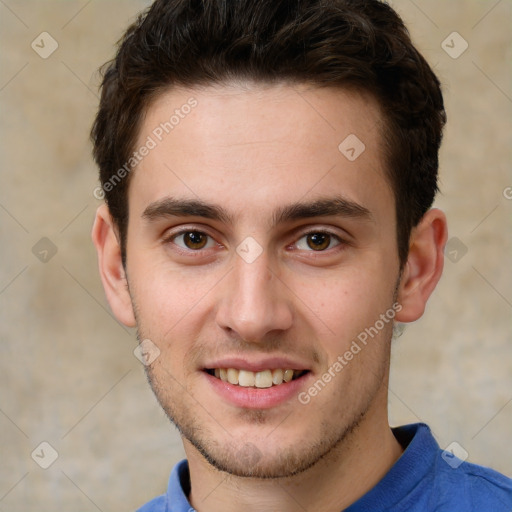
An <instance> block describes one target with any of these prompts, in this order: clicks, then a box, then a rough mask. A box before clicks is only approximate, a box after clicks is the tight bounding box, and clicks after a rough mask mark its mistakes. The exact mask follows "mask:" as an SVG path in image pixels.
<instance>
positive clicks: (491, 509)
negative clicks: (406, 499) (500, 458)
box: [435, 450, 512, 512]
mask: <svg viewBox="0 0 512 512" xmlns="http://www.w3.org/2000/svg"><path fill="white" fill-rule="evenodd" d="M457 462H459V463H460V465H458V466H457V467H455V465H454V466H450V465H449V464H447V463H446V461H445V459H444V458H443V452H442V451H441V450H440V451H439V455H438V464H437V471H436V479H435V480H436V484H435V487H436V488H437V489H436V491H437V492H436V494H437V496H438V497H439V498H440V500H439V503H445V504H446V503H451V504H453V505H455V504H458V506H459V507H460V508H457V510H465V511H466V510H468V511H469V510H475V511H481V510H486V511H488V512H510V511H512V479H510V478H508V477H507V476H505V475H503V474H501V473H498V472H497V471H495V470H493V469H491V468H487V467H484V466H480V465H477V464H472V463H470V462H462V461H460V460H457ZM463 504H464V505H463ZM436 510H437V509H436ZM439 510H442V507H441V508H440V509H439Z"/></svg>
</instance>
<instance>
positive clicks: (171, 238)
mask: <svg viewBox="0 0 512 512" xmlns="http://www.w3.org/2000/svg"><path fill="white" fill-rule="evenodd" d="M187 233H198V234H200V235H205V236H207V237H208V238H210V239H212V240H214V238H213V236H211V235H209V234H208V233H206V232H204V231H200V230H198V229H182V230H180V231H177V232H176V233H172V234H171V235H169V236H168V237H166V238H165V239H164V240H163V242H164V243H165V244H169V243H172V244H174V245H175V246H176V247H177V248H178V251H180V252H183V253H186V254H187V255H193V254H194V253H195V254H197V255H200V253H201V252H202V251H204V250H206V249H205V248H201V249H196V250H194V249H189V248H183V247H180V246H179V245H177V244H176V243H175V242H174V240H175V239H176V238H177V237H179V236H181V235H186V234H187ZM316 234H323V235H327V236H329V237H331V239H333V240H334V241H336V242H337V243H336V245H335V246H334V247H328V248H327V249H324V250H320V251H315V250H313V249H310V250H306V252H310V253H313V254H321V253H325V252H327V251H330V250H332V249H335V248H336V247H339V246H341V245H348V243H347V242H346V241H345V240H343V239H342V238H341V237H340V236H338V235H336V234H335V233H333V232H331V231H329V230H326V229H314V230H311V231H306V232H305V233H302V234H301V236H300V237H299V238H298V239H297V241H296V242H294V244H293V245H296V244H297V243H298V242H299V240H302V239H303V238H306V237H307V236H309V235H316ZM331 241H332V240H331ZM207 243H208V242H207ZM218 245H219V244H218ZM329 245H330V243H329ZM288 247H289V246H288ZM298 250H301V249H298Z"/></svg>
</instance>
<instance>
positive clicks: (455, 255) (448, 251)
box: [444, 236, 468, 263]
mask: <svg viewBox="0 0 512 512" xmlns="http://www.w3.org/2000/svg"><path fill="white" fill-rule="evenodd" d="M467 252H468V247H467V245H466V244H465V243H464V242H462V241H461V240H460V238H457V237H456V236H454V237H452V238H450V240H448V242H447V243H446V246H445V248H444V254H445V255H446V257H447V258H448V259H449V260H450V261H451V262H452V263H458V262H459V261H460V260H461V259H462V258H464V256H465V255H466V253H467Z"/></svg>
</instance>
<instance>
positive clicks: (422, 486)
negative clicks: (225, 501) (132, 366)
mask: <svg viewBox="0 0 512 512" xmlns="http://www.w3.org/2000/svg"><path fill="white" fill-rule="evenodd" d="M393 434H394V435H395V437H396V438H397V439H398V441H399V442H400V444H401V445H402V446H403V447H404V449H405V450H404V453H403V454H402V456H401V457H400V458H399V459H398V460H397V461H396V463H395V464H394V466H393V467H392V468H391V469H390V470H389V471H388V473H387V474H386V476H384V478H383V479H382V480H381V481H380V482H379V483H378V484H377V485H376V486H375V487H374V488H373V489H371V490H370V491H368V492H367V493H366V494H365V495H364V496H362V497H361V498H360V499H358V500H357V501H356V502H355V503H353V504H352V505H350V507H348V508H347V509H345V512H391V511H392V512H402V511H404V512H406V511H407V512H469V511H472V512H512V480H511V479H510V478H507V477H506V476H504V475H502V474H500V473H497V472H496V471H494V470H492V469H489V468H485V467H482V466H477V465H476V464H470V463H468V462H462V461H461V460H460V459H457V458H456V457H454V456H453V454H452V453H450V452H446V451H443V450H441V449H440V448H439V445H438V444H437V442H436V441H435V439H434V437H433V436H432V433H431V432H430V429H429V427H428V426H427V425H425V424H423V423H416V424H413V425H406V426H403V427H398V428H394V429H393ZM189 492H190V475H189V470H188V463H187V461H186V460H182V461H181V462H179V463H178V464H176V466H175V467H174V469H173V470H172V473H171V477H170V479H169V487H168V489H167V493H166V494H164V495H162V496H159V497H158V498H155V499H154V500H152V501H150V502H149V503H147V504H146V505H145V506H143V507H142V508H140V509H139V510H138V512H193V511H194V509H193V508H192V507H191V505H190V503H189V502H188V499H187V496H188V494H189Z"/></svg>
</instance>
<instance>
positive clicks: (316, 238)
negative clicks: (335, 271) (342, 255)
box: [307, 233, 331, 251]
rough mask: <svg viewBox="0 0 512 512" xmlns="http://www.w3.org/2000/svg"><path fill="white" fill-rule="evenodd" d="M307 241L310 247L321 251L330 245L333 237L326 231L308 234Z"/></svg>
mask: <svg viewBox="0 0 512 512" xmlns="http://www.w3.org/2000/svg"><path fill="white" fill-rule="evenodd" d="M307 241H308V246H309V248H310V249H313V250H314V251H321V250H323V249H326V248H327V247H329V244H330V242H331V237H330V235H328V234H326V233H312V234H310V235H308V237H307Z"/></svg>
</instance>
